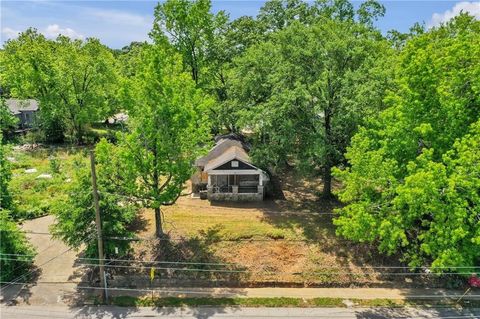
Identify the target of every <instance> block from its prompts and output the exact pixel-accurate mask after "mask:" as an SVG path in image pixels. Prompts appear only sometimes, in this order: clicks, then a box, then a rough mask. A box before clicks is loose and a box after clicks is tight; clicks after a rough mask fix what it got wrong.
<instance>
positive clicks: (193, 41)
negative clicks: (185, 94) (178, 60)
mask: <svg viewBox="0 0 480 319" xmlns="http://www.w3.org/2000/svg"><path fill="white" fill-rule="evenodd" d="M210 9H211V2H210V0H196V1H188V0H168V1H165V2H163V3H159V4H158V5H157V6H156V7H155V13H154V15H155V22H154V26H153V30H152V32H151V37H152V38H153V40H154V41H155V43H156V44H165V43H168V42H169V41H170V43H171V44H172V45H173V47H175V48H176V49H177V51H178V52H179V53H180V54H181V55H182V57H183V63H184V65H185V66H186V67H188V68H189V72H190V73H191V76H192V79H193V80H194V81H195V83H196V84H197V85H200V86H202V85H203V84H205V83H208V81H209V79H208V78H207V74H202V73H203V72H204V68H205V67H206V64H207V59H208V51H209V49H210V46H211V45H212V43H213V41H214V37H215V33H216V30H218V29H221V28H222V27H223V26H224V25H225V24H226V22H227V20H228V17H227V16H226V15H225V13H224V12H223V11H220V12H218V13H217V14H213V13H211V12H210Z"/></svg>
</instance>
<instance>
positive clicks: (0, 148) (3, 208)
mask: <svg viewBox="0 0 480 319" xmlns="http://www.w3.org/2000/svg"><path fill="white" fill-rule="evenodd" d="M10 178H11V172H10V165H9V164H8V161H7V160H6V158H5V146H4V145H2V134H1V133H0V254H1V255H2V256H0V269H1V270H2V271H1V272H0V280H1V281H9V280H10V279H12V278H14V277H16V276H18V275H19V274H20V273H22V272H24V271H25V270H26V269H28V268H29V267H30V265H31V262H32V260H33V257H34V256H33V253H34V251H33V249H32V247H31V246H30V244H29V243H28V241H27V239H26V237H25V235H24V234H23V233H22V232H21V231H20V230H19V228H18V226H17V225H16V224H15V222H13V221H12V220H11V219H10V216H9V214H10V210H11V209H13V208H14V207H13V202H12V199H11V197H10V194H9V191H8V182H9V181H10ZM4 254H7V255H4ZM8 254H19V255H28V256H26V257H17V256H8Z"/></svg>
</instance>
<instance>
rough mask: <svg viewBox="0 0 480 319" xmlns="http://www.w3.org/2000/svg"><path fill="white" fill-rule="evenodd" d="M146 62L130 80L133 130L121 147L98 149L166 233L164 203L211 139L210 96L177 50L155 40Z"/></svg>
mask: <svg viewBox="0 0 480 319" xmlns="http://www.w3.org/2000/svg"><path fill="white" fill-rule="evenodd" d="M142 61H143V63H142V65H141V67H140V69H139V70H138V73H137V76H136V77H135V78H134V79H132V81H131V85H130V87H131V90H132V92H131V96H132V99H131V103H132V108H131V110H130V112H129V115H130V118H129V129H130V131H129V132H128V133H124V134H121V135H120V136H119V144H118V146H115V145H112V144H108V143H102V144H100V145H99V146H98V147H97V150H98V152H99V153H103V154H108V155H106V156H105V157H104V161H102V160H101V157H100V156H99V162H101V163H102V165H103V166H104V167H109V171H111V174H110V175H111V176H112V177H113V178H114V180H116V183H117V185H118V187H117V192H121V193H122V194H124V195H125V196H130V197H131V198H132V200H135V201H141V202H142V203H143V205H144V206H145V207H148V208H152V209H154V210H155V221H156V234H157V235H158V236H162V235H163V229H162V218H161V206H162V205H171V204H173V203H174V202H175V201H176V200H177V198H178V197H179V196H180V194H181V192H182V190H183V188H184V183H185V182H186V181H187V180H188V179H189V178H190V176H191V174H192V169H193V165H192V164H193V162H194V160H195V159H196V158H197V157H198V155H199V153H200V152H201V151H202V150H203V149H204V148H205V146H206V145H207V144H206V142H207V141H208V140H209V127H210V125H209V122H208V117H207V114H206V110H207V109H208V108H209V107H210V106H211V100H210V99H209V98H206V96H205V95H204V94H203V93H202V91H200V90H199V89H197V88H196V85H195V82H194V81H193V80H192V79H191V76H190V75H189V74H188V73H185V72H183V65H182V60H181V57H180V56H179V55H176V54H173V55H172V54H171V52H170V51H168V50H165V49H164V48H162V47H161V46H157V45H154V46H152V47H151V48H149V49H146V50H145V51H144V52H143V55H142Z"/></svg>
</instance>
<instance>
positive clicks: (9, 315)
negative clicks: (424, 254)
mask: <svg viewBox="0 0 480 319" xmlns="http://www.w3.org/2000/svg"><path fill="white" fill-rule="evenodd" d="M0 314H1V316H0V318H2V319H35V318H51V319H55V318H62V319H63V318H65V319H69V318H75V319H87V318H88V319H93V318H95V319H99V318H104V319H128V318H135V319H151V318H167V319H174V318H184V319H218V318H248V319H265V318H281V319H300V318H301V319H306V318H312V319H313V318H320V319H321V318H325V319H367V318H368V319H387V318H388V319H392V318H393V319H406V318H411V319H417V318H428V319H430V318H440V319H441V318H443V319H464V318H475V319H478V318H480V309H452V308H437V309H432V308H429V309H419V308H400V309H392V308H231V307H228V308H219V307H198V308H126V307H111V306H99V307H93V306H92V307H81V308H68V307H52V306H48V307H46V306H11V307H3V306H2V308H1V310H0Z"/></svg>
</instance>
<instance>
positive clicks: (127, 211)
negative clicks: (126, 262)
mask: <svg viewBox="0 0 480 319" xmlns="http://www.w3.org/2000/svg"><path fill="white" fill-rule="evenodd" d="M105 156H108V154H105V153H102V152H99V154H98V158H99V159H100V160H99V161H98V162H99V164H98V165H97V168H96V171H97V187H98V193H99V205H100V215H101V220H102V234H103V236H104V251H105V254H106V256H110V257H111V256H123V255H125V254H127V253H129V251H130V246H129V241H127V240H116V239H114V238H115V237H117V238H118V237H120V238H122V239H124V238H132V237H133V236H134V232H133V231H132V230H131V228H130V226H131V223H132V222H133V220H134V219H135V206H134V205H132V203H131V202H129V201H126V200H125V199H124V198H122V197H121V196H119V195H118V194H117V188H116V187H117V186H116V184H115V183H114V182H113V181H112V179H111V175H110V173H111V172H110V171H109V170H108V167H107V168H105V167H104V166H103V165H102V164H101V162H103V161H105ZM74 173H75V175H74V177H73V181H72V183H71V184H70V185H69V189H68V196H65V197H64V198H62V199H60V200H59V201H58V202H57V203H56V204H55V207H54V209H53V213H54V214H55V217H56V221H55V224H53V225H52V227H51V231H52V234H53V235H54V236H55V237H56V238H59V239H61V240H63V241H64V242H65V243H66V244H67V245H68V246H70V247H72V248H78V247H82V245H85V255H86V256H87V257H95V258H97V257H98V248H97V237H96V234H97V229H96V224H95V209H94V205H93V192H92V177H91V172H90V165H89V164H87V162H86V161H85V159H84V158H83V157H78V158H76V159H75V170H74ZM117 252H118V253H117Z"/></svg>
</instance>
